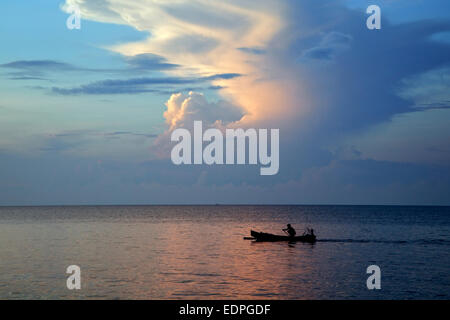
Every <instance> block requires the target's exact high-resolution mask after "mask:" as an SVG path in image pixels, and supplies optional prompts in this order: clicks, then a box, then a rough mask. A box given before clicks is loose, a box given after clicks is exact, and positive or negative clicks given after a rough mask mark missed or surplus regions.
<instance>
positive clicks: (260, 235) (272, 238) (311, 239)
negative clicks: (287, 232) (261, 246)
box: [250, 230, 316, 243]
mask: <svg viewBox="0 0 450 320" xmlns="http://www.w3.org/2000/svg"><path fill="white" fill-rule="evenodd" d="M250 233H251V235H252V237H253V238H254V239H255V240H256V241H259V242H276V241H289V242H306V243H315V242H316V236H315V235H311V234H305V235H303V236H297V237H289V236H279V235H275V234H270V233H264V232H256V231H253V230H251V231H250Z"/></svg>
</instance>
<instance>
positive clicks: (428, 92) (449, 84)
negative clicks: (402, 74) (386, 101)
mask: <svg viewBox="0 0 450 320" xmlns="http://www.w3.org/2000/svg"><path fill="white" fill-rule="evenodd" d="M449 88H450V67H448V66H445V67H440V68H436V69H432V70H429V71H426V72H424V73H420V74H417V75H413V76H411V77H408V78H405V79H403V80H402V81H401V88H400V89H399V90H398V94H399V95H400V96H401V97H402V98H404V99H405V100H408V101H411V102H412V103H413V105H414V107H416V108H419V109H432V108H437V109H439V108H449V107H450V90H449Z"/></svg>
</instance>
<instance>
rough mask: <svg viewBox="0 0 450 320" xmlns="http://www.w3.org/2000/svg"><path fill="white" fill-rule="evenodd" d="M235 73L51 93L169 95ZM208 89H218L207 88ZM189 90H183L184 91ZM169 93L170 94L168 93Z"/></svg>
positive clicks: (130, 81) (133, 80)
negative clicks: (181, 88)
mask: <svg viewBox="0 0 450 320" xmlns="http://www.w3.org/2000/svg"><path fill="white" fill-rule="evenodd" d="M239 76H240V75H239V74H236V73H225V74H216V75H212V76H206V77H199V78H185V77H159V78H158V77H153V78H150V77H145V78H131V79H125V80H112V79H111V80H102V81H96V82H92V83H89V84H86V85H82V86H79V87H73V88H60V87H52V88H51V92H52V93H55V94H59V95H80V94H85V95H94V94H95V95H102V94H139V93H148V92H153V93H163V94H167V93H168V92H169V94H171V93H173V92H174V91H179V90H180V89H175V88H176V86H180V85H184V86H186V85H195V84H201V83H207V82H210V81H214V80H218V79H223V80H229V79H234V78H236V77H239ZM209 88H210V89H220V88H214V87H209ZM188 89H190V88H184V91H186V90H188ZM170 91H171V92H170Z"/></svg>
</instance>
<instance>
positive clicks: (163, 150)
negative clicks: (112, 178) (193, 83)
mask: <svg viewBox="0 0 450 320" xmlns="http://www.w3.org/2000/svg"><path fill="white" fill-rule="evenodd" d="M166 108H167V110H166V111H165V112H164V118H165V121H166V125H167V127H166V130H165V131H164V132H163V133H162V134H161V135H160V136H159V137H158V138H157V139H156V140H155V143H154V147H153V148H152V150H153V152H154V153H155V154H156V155H157V156H158V157H160V158H167V157H168V155H169V154H170V153H169V149H170V145H171V140H170V135H171V133H172V132H173V130H175V129H177V128H188V129H192V128H193V124H194V121H202V123H203V127H204V128H207V127H218V128H223V126H226V125H228V124H230V123H233V122H236V121H238V120H240V119H241V118H242V115H243V110H242V109H240V108H239V107H236V106H234V105H232V104H230V103H229V102H226V101H224V100H219V101H216V102H209V101H208V100H207V99H206V97H205V96H204V95H203V94H201V93H198V92H192V91H191V92H189V93H188V94H183V93H176V94H173V95H172V96H171V97H170V99H169V100H168V101H167V102H166Z"/></svg>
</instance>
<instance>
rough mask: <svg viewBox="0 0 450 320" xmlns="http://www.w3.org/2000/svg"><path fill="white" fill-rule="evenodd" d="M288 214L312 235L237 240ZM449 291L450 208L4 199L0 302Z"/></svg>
mask: <svg viewBox="0 0 450 320" xmlns="http://www.w3.org/2000/svg"><path fill="white" fill-rule="evenodd" d="M287 223H291V224H292V225H293V227H294V228H296V229H297V233H300V234H301V233H303V230H304V229H305V228H306V227H312V228H314V230H315V233H316V235H317V237H318V242H317V243H315V244H303V243H286V242H280V243H255V242H252V241H248V240H244V239H243V237H246V236H249V235H250V229H253V230H256V231H265V232H271V233H277V234H282V231H281V229H282V228H284V227H285V225H286V224H287ZM70 265H77V266H79V267H80V269H81V289H80V290H69V289H68V288H67V286H66V280H67V278H68V277H69V274H66V269H67V267H68V266H70ZM370 265H377V266H379V267H380V269H381V289H380V290H368V288H367V285H366V281H367V278H368V277H369V276H370V275H369V274H367V272H366V271H367V267H368V266H370ZM449 298H450V207H399V206H92V207H85V206H67V207H0V299H258V300H260V299H449Z"/></svg>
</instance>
